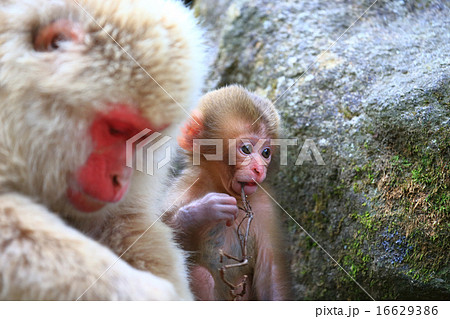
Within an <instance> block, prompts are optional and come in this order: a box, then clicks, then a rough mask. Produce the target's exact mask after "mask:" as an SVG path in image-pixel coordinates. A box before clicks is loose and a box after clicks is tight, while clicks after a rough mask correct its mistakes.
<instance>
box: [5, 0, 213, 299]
mask: <svg viewBox="0 0 450 319" xmlns="http://www.w3.org/2000/svg"><path fill="white" fill-rule="evenodd" d="M0 2H1V6H0V260H1V261H2V262H1V263H0V276H1V277H0V298H1V299H73V298H76V297H77V294H78V293H80V291H81V292H82V290H83V286H82V284H86V282H84V281H83V282H82V283H81V282H80V285H79V286H80V287H78V286H77V285H76V284H74V285H75V287H76V288H74V287H73V286H72V284H70V285H69V286H70V293H68V292H67V291H58V290H56V291H53V292H52V293H51V294H47V291H49V290H48V289H47V290H46V289H44V286H45V285H49V286H50V287H52V284H53V283H52V282H51V281H52V279H51V278H54V280H55V283H54V284H55V285H56V286H58V285H57V284H56V282H57V283H58V284H61V282H62V283H64V281H65V280H66V281H68V280H73V278H72V279H71V277H70V276H67V277H65V278H62V277H61V278H58V274H51V276H50V279H48V278H47V277H46V276H48V275H49V274H48V272H49V271H50V269H53V268H58V267H57V266H60V267H68V266H67V264H68V261H65V260H64V253H65V252H66V251H65V249H61V251H59V250H58V249H59V248H57V247H56V248H55V247H54V246H53V245H50V244H49V246H48V250H49V251H50V253H49V254H50V258H49V260H46V261H43V260H40V259H39V258H40V256H39V252H37V251H36V249H44V248H42V247H43V246H42V244H43V243H42V242H40V240H41V237H40V236H41V235H42V232H44V233H45V232H47V228H49V229H50V230H48V232H49V233H51V235H49V236H50V237H52V236H56V237H58V240H61V241H63V242H64V241H67V244H68V245H69V246H70V245H72V246H70V247H71V249H74V250H76V251H77V253H78V254H79V258H80V259H81V260H86V263H87V264H86V265H85V266H84V267H86V268H87V269H83V270H82V271H81V270H80V269H77V267H72V268H70V267H69V268H70V269H71V271H72V274H73V275H74V276H75V277H77V278H78V276H79V275H80V274H81V273H83V274H85V273H88V274H89V276H91V277H90V278H93V277H95V275H94V274H98V275H99V274H100V273H101V272H102V271H103V270H104V269H102V267H103V266H104V264H107V263H108V262H110V261H114V257H115V256H116V255H114V254H113V253H112V252H109V251H108V249H106V248H105V247H103V246H100V245H98V244H97V243H95V242H94V241H93V240H92V239H90V238H88V237H87V236H85V235H82V234H81V232H77V231H69V229H70V228H69V227H67V226H65V225H63V224H62V223H61V222H60V221H59V220H58V219H57V218H54V217H51V216H50V215H53V213H50V212H54V213H56V214H58V215H59V216H61V217H62V218H64V219H66V221H68V222H70V223H71V225H72V226H73V227H76V228H78V229H79V230H81V231H82V232H83V233H86V234H89V235H90V237H92V238H94V239H95V240H99V241H100V240H101V241H102V243H104V244H105V245H107V246H108V247H110V248H111V249H113V250H114V252H115V253H116V254H119V253H120V252H118V251H115V249H116V247H115V245H116V246H120V245H118V244H117V239H115V240H114V241H115V242H114V243H112V241H109V239H108V238H105V236H103V235H102V233H103V232H105V227H106V226H105V225H109V226H108V227H111V228H114V227H116V228H117V229H119V230H120V229H122V228H121V227H123V228H124V229H129V228H130V227H131V228H133V227H134V228H133V229H135V230H142V231H144V230H145V229H146V228H147V227H148V226H149V225H151V224H152V223H153V222H154V221H155V220H156V218H157V215H158V212H159V211H158V207H156V206H157V205H155V203H157V199H158V198H157V197H158V196H159V193H160V191H159V187H160V184H161V181H162V180H163V178H164V174H165V172H164V171H163V170H160V171H158V172H157V175H156V176H148V175H145V176H144V175H143V174H140V173H139V174H138V173H136V174H135V175H136V176H134V180H133V184H132V186H131V189H130V191H129V194H128V195H127V197H126V198H125V199H124V200H123V201H122V202H121V203H119V204H114V205H113V204H111V205H108V206H107V207H106V208H104V209H103V210H102V211H99V212H97V213H95V214H91V215H89V216H87V215H86V214H82V213H80V212H77V211H76V210H75V209H74V208H73V207H72V206H71V205H70V204H69V203H68V202H67V199H66V196H65V192H66V189H67V176H68V175H69V174H71V173H73V172H74V171H76V170H77V168H79V167H80V166H81V165H82V164H83V163H85V161H86V159H87V157H88V155H89V152H90V151H91V147H92V146H91V144H90V142H89V138H88V128H89V126H90V124H91V123H92V119H93V115H94V114H95V112H97V111H100V110H102V111H104V110H107V104H106V103H108V102H109V103H111V102H112V103H114V102H121V103H129V104H132V105H136V107H138V108H139V109H140V110H141V111H142V112H143V114H144V115H145V116H147V117H148V118H149V119H150V120H151V121H152V122H153V123H154V124H155V125H162V124H169V123H172V125H171V126H170V127H169V128H168V129H166V130H165V131H164V132H163V133H164V134H166V135H172V136H173V135H174V134H175V132H176V130H177V127H178V123H179V122H181V121H182V120H183V119H184V118H185V117H186V114H185V112H184V111H183V110H182V109H181V108H180V106H179V105H177V102H178V103H180V104H181V105H182V106H183V107H184V108H185V109H186V110H189V109H190V108H191V107H192V106H193V105H194V104H195V103H196V101H197V99H198V96H199V93H200V89H201V85H202V82H203V77H204V74H205V68H204V63H203V60H204V59H203V58H204V56H203V48H202V42H201V32H200V31H199V29H198V28H197V26H196V22H195V20H194V18H193V16H192V14H191V13H190V12H189V11H188V10H187V9H186V8H184V7H183V6H182V5H181V3H178V2H176V1H164V0H152V1H150V0H121V1H105V0H80V1H78V2H79V4H80V5H81V6H82V7H83V8H85V9H86V11H87V12H88V13H89V14H90V15H92V17H93V18H94V19H95V21H96V22H97V23H99V24H100V25H102V26H104V28H105V31H107V32H108V33H110V35H111V36H113V37H114V39H115V40H116V41H117V42H118V43H119V44H120V45H121V46H122V47H123V48H124V49H125V50H126V51H127V52H128V53H129V54H130V55H131V56H132V57H133V58H134V59H136V61H137V62H138V63H139V64H140V66H141V67H142V68H144V69H145V70H146V72H148V73H149V74H150V75H151V76H152V77H153V78H154V79H155V80H156V81H157V82H158V83H159V84H160V85H161V86H162V87H163V88H164V89H165V90H166V91H167V92H168V93H170V95H171V96H172V97H173V98H174V99H175V100H176V102H175V101H174V100H173V99H172V98H171V97H169V96H168V95H167V93H166V92H164V91H163V90H162V89H161V88H160V87H159V86H158V85H157V84H156V83H155V81H153V80H152V79H151V78H149V76H148V75H147V74H146V73H145V72H144V71H143V70H142V69H141V68H140V66H138V65H137V64H136V62H135V61H133V59H131V58H130V56H128V55H127V54H126V53H125V52H124V51H123V50H121V49H120V48H119V47H118V45H117V44H116V43H115V42H114V41H113V40H112V39H110V37H109V36H108V35H107V34H106V32H104V31H103V30H101V29H100V27H99V26H98V25H97V24H96V22H94V21H93V20H92V19H91V18H90V17H89V16H88V15H86V14H85V13H84V12H83V11H82V10H81V9H80V7H78V6H77V4H76V3H75V2H74V1H72V0H51V1H49V0H15V1H0ZM57 19H69V20H72V21H75V22H77V23H78V24H79V25H80V26H81V27H82V28H83V29H84V30H85V31H86V36H85V37H84V40H83V42H82V43H78V44H75V43H72V42H65V43H64V45H63V46H62V47H61V49H60V50H57V51H54V52H36V51H35V50H34V49H33V32H35V31H36V30H37V28H38V27H40V26H45V25H47V24H49V23H51V22H52V21H54V20H57ZM30 200H31V201H30ZM22 203H25V204H23V205H22ZM33 203H36V204H33ZM41 205H42V206H41ZM10 209H12V210H13V211H14V212H15V213H14V216H15V217H5V216H4V215H5V213H4V211H5V210H8V211H10ZM24 210H25V211H26V212H27V213H29V214H31V212H32V214H31V215H35V216H36V219H35V220H30V221H28V217H25V216H27V213H23V211H24ZM19 214H21V215H20V216H19ZM127 214H128V215H130V214H131V215H133V216H134V215H139V218H136V219H133V218H134V217H133V218H130V219H129V221H128V222H125V221H124V220H128V219H120V218H119V217H118V216H120V215H127ZM22 215H23V216H22ZM3 217H4V218H3ZM15 219H20V223H18V224H13V225H11V224H10V223H11V222H12V220H15ZM116 219H117V222H116ZM136 221H139V223H138V222H136ZM28 223H35V224H34V226H33V227H30V225H28ZM159 224H160V223H159V222H158V223H157V225H156V227H155V229H159V231H161V232H162V234H164V236H165V238H166V239H167V240H166V243H159V244H158V245H160V247H158V248H157V250H155V249H154V247H153V248H152V249H153V250H152V254H162V255H163V256H166V259H167V260H168V261H173V265H172V266H167V267H166V266H165V268H167V269H163V270H160V269H157V270H156V271H155V270H154V269H153V268H152V267H153V266H147V268H151V269H145V270H151V271H152V272H157V273H160V274H159V275H160V276H162V277H165V278H166V279H169V280H170V281H172V283H174V285H175V289H176V292H177V295H176V296H175V297H174V296H173V295H171V293H170V291H168V290H167V289H166V290H164V289H162V288H161V289H159V288H158V287H159V286H161V287H163V286H164V284H161V285H159V284H155V290H154V291H155V294H151V293H150V294H148V295H145V294H144V293H143V291H144V292H145V289H141V290H139V289H138V288H136V289H135V290H137V291H138V290H139V292H137V293H136V295H133V292H132V291H133V289H134V288H129V290H130V291H131V292H120V291H118V290H120V285H119V286H117V288H111V282H108V281H107V280H106V283H105V284H104V285H103V286H102V285H101V284H100V285H96V286H94V287H93V288H92V289H91V290H92V293H91V294H89V295H87V296H92V298H94V299H95V298H99V299H121V297H123V298H124V299H178V298H181V299H190V298H191V295H190V292H189V291H188V290H187V280H186V272H185V269H184V259H183V255H182V253H181V252H180V250H179V249H178V248H177V247H176V246H175V245H174V244H173V241H172V238H171V233H170V231H169V229H168V228H167V227H165V226H164V225H159ZM130 225H131V226H130ZM22 227H25V228H27V229H28V228H29V229H31V230H33V229H34V234H33V236H35V238H36V239H35V240H36V245H33V244H32V243H31V244H29V245H22V243H18V244H17V245H15V246H14V247H15V248H14V249H13V248H8V247H9V246H8V245H7V243H10V242H11V241H12V243H14V241H16V240H17V241H18V240H19V238H20V236H19V237H14V236H12V237H8V238H7V237H5V236H4V233H5V232H6V231H7V230H8V231H9V232H12V233H14V231H18V232H20V231H21V229H22ZM106 232H107V231H106ZM130 233H132V232H131V231H130ZM150 233H151V232H150ZM66 235H67V236H66ZM123 236H127V232H125V231H124V233H123ZM129 236H132V235H129ZM164 236H163V237H164ZM147 237H148V238H147V239H146V240H143V241H140V243H139V245H142V249H144V248H145V245H151V244H152V240H153V239H152V238H154V237H152V236H147ZM130 238H131V237H130ZM7 241H8V242H7ZM77 241H80V243H81V242H82V243H83V244H80V243H78V242H77ZM5 245H6V246H5ZM86 245H90V246H92V247H91V248H89V249H87V248H86V247H85V246H86ZM56 246H57V245H56ZM11 247H12V246H11ZM45 249H47V248H45ZM117 249H119V248H117ZM6 253H7V255H5V254H6ZM58 254H60V256H59V257H58V258H56V257H55V258H54V256H53V255H55V256H56V255H58ZM102 256H106V257H102ZM153 257H154V256H144V257H142V258H144V259H145V258H147V259H150V260H151V258H153ZM52 258H53V259H52ZM24 259H29V261H30V262H29V263H27V267H24V268H23V269H21V266H20V264H21V263H22V262H24ZM98 259H100V260H101V262H98ZM129 259H130V260H133V257H129ZM37 260H39V262H37ZM90 260H91V261H90ZM8 263H9V264H14V263H18V265H19V266H18V267H19V269H15V271H18V272H21V273H22V274H23V275H24V276H25V277H26V276H28V277H29V276H36V277H35V278H34V279H33V278H31V279H28V281H27V280H24V279H23V278H22V279H21V280H17V279H14V278H15V277H14V278H13V276H12V274H10V272H11V271H12V268H11V267H8ZM46 263H47V265H48V266H49V267H48V268H49V270H46V267H44V266H42V265H46ZM90 263H92V265H91V264H90ZM130 263H132V262H131V261H130ZM34 264H36V267H34ZM94 264H95V265H94ZM98 264H102V267H100V266H98ZM147 264H149V263H147ZM124 265H125V266H122V268H123V269H128V270H127V271H124V273H123V276H124V278H122V279H123V280H125V281H126V280H127V278H128V277H127V276H130V278H131V277H132V278H137V277H139V276H136V273H137V272H138V271H137V270H135V269H133V268H131V267H129V266H126V264H125V263H124ZM41 266H42V267H41ZM91 266H92V269H91V268H90V267H91ZM133 266H135V267H138V266H136V265H133ZM127 267H128V268H127ZM156 267H161V266H156ZM63 271H64V269H61V275H62V272H63ZM77 272H79V274H77ZM169 272H170V273H169ZM128 274H129V275H128ZM41 275H42V276H43V277H42V278H44V277H45V278H46V279H45V280H46V281H47V280H50V282H43V281H40V280H39V279H38V278H40V277H39V276H41ZM149 275H150V274H147V273H146V274H145V276H143V278H144V279H143V280H142V281H141V282H140V281H139V280H137V282H138V283H137V286H139V287H141V286H142V283H143V282H151V280H150V281H149V280H145V277H146V276H147V277H148V276H149ZM92 276H93V277H92ZM117 276H120V273H119V275H117ZM153 277H154V276H153ZM30 280H32V281H33V282H32V283H30V282H29V281H30ZM153 281H154V282H161V281H162V279H159V278H156V277H155V280H153ZM22 286H23V287H22ZM128 286H130V285H128ZM128 286H127V287H128ZM168 286H169V285H168ZM30 287H31V288H30ZM58 287H59V286H58ZM97 287H98V288H97ZM105 287H108V288H105ZM130 287H131V286H130ZM41 288H42V289H41ZM84 288H87V287H84ZM157 288H158V289H159V290H162V291H163V293H161V294H158V293H156V292H157V291H158V289H157ZM27 289H28V290H27ZM68 289H69V288H68ZM108 289H109V290H108ZM147 289H148V288H147ZM148 290H151V289H148ZM169 290H170V289H169ZM23 291H28V293H23Z"/></svg>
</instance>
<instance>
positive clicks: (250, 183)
mask: <svg viewBox="0 0 450 319" xmlns="http://www.w3.org/2000/svg"><path fill="white" fill-rule="evenodd" d="M278 126H279V117H278V114H277V112H276V110H275V107H274V106H273V104H272V103H271V102H270V101H269V100H267V99H264V98H261V97H259V96H256V95H255V94H253V93H251V92H248V91H247V90H245V89H244V88H242V87H239V86H229V87H225V88H222V89H219V90H216V91H213V92H209V93H208V94H206V95H205V96H204V97H203V98H202V99H201V100H200V103H199V107H198V109H196V110H195V111H194V113H193V118H192V119H190V120H188V123H187V124H186V126H185V127H184V129H183V132H182V135H181V136H180V137H179V144H180V146H181V147H182V148H183V149H185V150H186V151H187V153H186V154H185V155H186V159H187V162H188V163H187V165H188V166H187V168H186V169H185V170H184V171H183V172H182V173H181V175H180V176H179V177H178V179H177V180H176V181H175V183H174V186H173V189H172V190H171V196H173V200H174V201H175V204H174V205H172V206H171V207H170V208H169V210H168V212H167V213H166V214H165V215H164V216H163V219H164V220H165V222H166V223H168V224H169V225H171V226H172V227H173V228H174V229H176V230H177V233H178V238H179V241H180V243H181V244H182V245H183V247H184V248H185V249H186V250H189V251H191V252H192V262H193V265H192V267H191V277H192V279H191V288H192V290H193V292H194V294H195V296H196V298H197V299H200V300H289V298H290V293H291V284H290V274H289V269H288V262H287V259H286V256H285V249H284V247H283V232H282V230H281V227H280V222H279V217H278V211H277V210H276V209H275V208H274V206H273V201H272V199H271V198H270V197H269V196H268V195H267V194H266V193H265V192H264V191H262V190H259V191H257V188H258V185H260V184H262V185H264V186H263V188H266V187H267V186H266V185H265V184H263V182H264V180H265V178H266V173H267V167H268V165H269V164H270V162H271V159H272V152H273V150H272V146H271V139H276V138H278V129H279V128H278ZM217 141H221V142H223V157H222V158H221V159H220V160H219V159H217V160H211V159H210V160H208V156H209V157H210V158H211V155H213V154H220V149H216V146H215V145H214V143H213V142H217ZM204 142H206V145H205V143H204ZM202 144H203V145H202ZM217 145H220V144H217ZM218 147H219V148H220V146H218ZM196 156H197V157H198V158H199V159H200V161H199V165H198V164H197V165H195V164H194V165H192V164H193V162H194V163H195V161H194V159H195V157H196ZM203 156H204V157H203ZM233 162H234V163H233ZM192 184H194V185H193V186H191V187H190V188H189V190H188V191H186V189H187V187H189V186H190V185H192ZM242 192H244V193H245V195H246V196H247V200H248V202H249V203H250V205H251V207H252V210H253V213H254V219H253V222H252V224H251V225H250V228H249V235H248V242H247V244H248V245H244V244H243V243H242V242H241V241H240V240H239V237H245V236H244V234H245V232H246V223H247V220H245V216H246V213H245V212H244V211H243V210H239V209H238V206H239V207H245V206H246V205H245V204H244V203H242ZM169 202H172V200H171V201H169ZM242 221H244V222H242ZM237 232H239V233H240V235H238V234H237ZM244 246H246V248H242V247H244ZM220 251H223V253H225V254H228V256H227V258H226V257H223V258H222V261H221V258H220ZM243 251H247V253H246V256H245V257H244V254H245V252H243ZM224 256H226V255H224ZM230 256H231V257H230ZM233 257H234V258H235V259H234V260H233ZM245 259H248V262H243V261H244V260H245ZM237 262H243V263H245V265H242V266H239V267H233V266H232V265H233V264H236V263H237ZM225 265H227V267H230V268H228V270H226V272H224V273H222V274H221V273H220V271H219V269H220V268H222V267H224V266H225ZM226 281H227V282H228V284H226ZM243 283H245V285H244V284H243ZM244 286H245V288H244Z"/></svg>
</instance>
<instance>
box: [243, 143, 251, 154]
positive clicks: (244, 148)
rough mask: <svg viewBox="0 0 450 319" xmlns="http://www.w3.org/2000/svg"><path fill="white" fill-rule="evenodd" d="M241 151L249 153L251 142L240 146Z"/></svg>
mask: <svg viewBox="0 0 450 319" xmlns="http://www.w3.org/2000/svg"><path fill="white" fill-rule="evenodd" d="M241 151H242V153H244V154H247V155H250V154H251V153H252V146H251V144H244V145H242V146H241Z"/></svg>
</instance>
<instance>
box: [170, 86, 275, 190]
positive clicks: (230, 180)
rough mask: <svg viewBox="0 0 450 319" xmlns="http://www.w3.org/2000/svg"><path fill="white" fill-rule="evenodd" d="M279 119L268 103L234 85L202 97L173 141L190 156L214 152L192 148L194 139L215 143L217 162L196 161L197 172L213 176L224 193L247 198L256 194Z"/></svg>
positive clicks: (263, 177) (265, 167)
mask: <svg viewBox="0 0 450 319" xmlns="http://www.w3.org/2000/svg"><path fill="white" fill-rule="evenodd" d="M278 130H279V116H278V114H277V112H276V109H275V107H274V106H273V104H272V103H271V102H270V101H269V100H267V99H264V98H261V97H259V96H257V95H255V94H253V93H251V92H248V91H247V90H245V89H244V88H242V87H239V86H229V87H225V88H222V89H219V90H216V91H213V92H210V93H208V94H206V95H205V96H204V97H202V99H201V100H200V104H199V107H198V109H196V110H195V111H194V112H193V114H192V118H191V119H190V120H189V121H188V122H187V124H186V125H185V126H184V128H183V130H182V134H181V136H180V137H179V138H178V142H179V145H180V146H181V147H182V148H183V149H185V150H187V151H188V154H190V156H191V157H192V156H193V152H194V151H195V150H199V151H200V153H201V154H203V155H205V154H214V153H216V151H217V150H216V149H215V146H204V145H201V146H200V147H197V148H195V150H194V144H195V143H196V140H202V139H221V140H222V141H223V145H224V147H223V152H224V154H223V157H222V161H221V162H212V161H208V160H207V159H206V157H200V158H201V162H200V168H201V169H202V167H204V169H205V170H206V171H208V172H209V173H211V174H215V176H216V177H217V180H219V181H220V183H221V184H222V186H223V188H224V189H225V191H226V192H227V193H229V194H235V195H237V194H240V193H241V188H242V186H244V192H245V193H246V194H247V195H250V194H253V193H254V192H255V191H256V190H257V187H258V186H257V185H258V184H259V183H262V182H263V181H264V180H265V178H266V174H267V167H268V165H269V163H270V162H271V159H272V153H273V150H272V148H273V146H271V145H270V141H271V139H275V138H277V137H278Z"/></svg>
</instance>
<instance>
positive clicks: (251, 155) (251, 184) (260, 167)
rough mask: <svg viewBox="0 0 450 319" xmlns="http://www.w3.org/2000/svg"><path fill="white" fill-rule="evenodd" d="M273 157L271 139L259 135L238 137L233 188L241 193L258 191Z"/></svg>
mask: <svg viewBox="0 0 450 319" xmlns="http://www.w3.org/2000/svg"><path fill="white" fill-rule="evenodd" d="M271 158H272V150H271V148H270V140H269V139H260V138H258V137H249V138H238V139H237V140H236V170H235V173H234V176H233V179H232V181H231V188H232V189H233V191H234V192H236V193H238V194H240V193H241V186H242V184H243V185H244V192H245V194H247V195H251V194H253V193H254V192H256V189H257V188H258V185H257V183H258V184H260V183H262V182H263V181H264V180H265V179H266V173H267V166H268V165H269V163H270V160H271Z"/></svg>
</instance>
